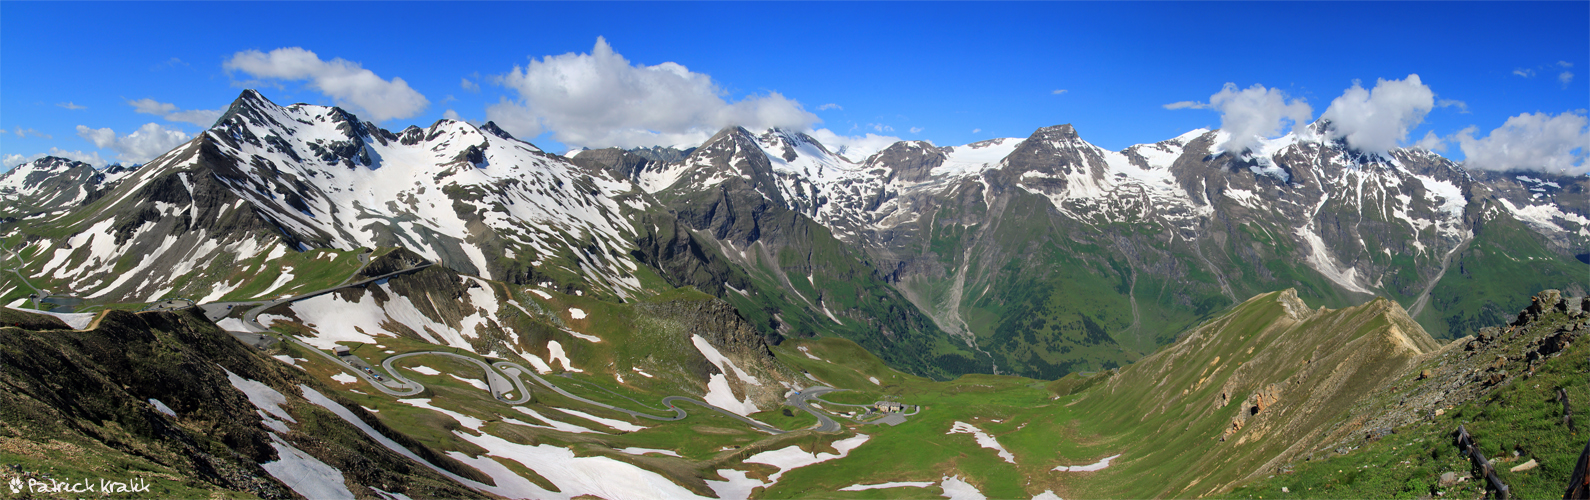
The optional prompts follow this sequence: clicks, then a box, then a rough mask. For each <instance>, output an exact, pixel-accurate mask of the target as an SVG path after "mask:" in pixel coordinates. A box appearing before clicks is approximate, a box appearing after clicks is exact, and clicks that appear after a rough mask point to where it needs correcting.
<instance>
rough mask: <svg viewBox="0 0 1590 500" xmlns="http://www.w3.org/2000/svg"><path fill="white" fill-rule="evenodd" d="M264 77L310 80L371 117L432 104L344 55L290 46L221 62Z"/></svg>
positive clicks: (405, 84) (407, 113)
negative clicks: (325, 54) (323, 55)
mask: <svg viewBox="0 0 1590 500" xmlns="http://www.w3.org/2000/svg"><path fill="white" fill-rule="evenodd" d="M221 67H222V68H225V69H226V70H227V71H242V72H244V73H247V74H249V75H250V76H253V77H254V78H259V79H265V80H288V81H307V82H308V84H309V86H310V87H312V88H314V89H315V90H317V91H319V92H320V93H321V94H325V95H326V96H327V97H330V98H331V99H332V100H333V101H335V102H336V103H337V105H338V106H346V107H352V108H355V111H356V112H358V113H359V114H362V115H365V116H367V117H368V118H369V119H371V120H375V121H385V120H390V119H393V118H408V117H411V116H414V115H417V114H419V113H420V112H421V111H423V110H425V107H426V106H428V105H430V101H428V100H426V99H425V96H423V95H420V93H419V92H416V91H415V90H414V89H412V88H409V84H408V82H405V81H403V79H402V78H393V79H391V80H390V81H389V80H383V79H381V77H380V76H377V75H376V74H375V72H373V71H370V70H368V69H364V68H363V67H362V66H360V65H359V63H356V62H352V61H348V60H345V59H342V58H340V57H339V58H336V59H332V60H330V61H322V60H321V59H320V56H318V55H315V53H314V52H310V51H308V50H304V49H303V48H300V47H287V48H281V49H276V50H272V51H270V52H269V53H266V52H260V51H258V50H245V51H242V52H238V53H236V54H233V55H232V58H231V59H228V60H227V61H226V62H225V63H223V64H222V65H221Z"/></svg>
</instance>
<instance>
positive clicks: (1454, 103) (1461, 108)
mask: <svg viewBox="0 0 1590 500" xmlns="http://www.w3.org/2000/svg"><path fill="white" fill-rule="evenodd" d="M1435 107H1437V108H1450V107H1457V109H1458V113H1462V114H1465V115H1466V114H1469V103H1466V102H1463V101H1459V100H1457V99H1437V100H1436V101H1435Z"/></svg>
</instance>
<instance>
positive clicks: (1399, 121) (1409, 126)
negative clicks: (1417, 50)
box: [1320, 75, 1435, 153]
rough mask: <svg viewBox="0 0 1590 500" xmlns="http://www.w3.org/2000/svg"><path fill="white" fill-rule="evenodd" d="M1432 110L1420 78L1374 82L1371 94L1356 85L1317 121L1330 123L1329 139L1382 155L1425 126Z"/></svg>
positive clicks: (1430, 97) (1432, 100) (1432, 102)
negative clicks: (1343, 140) (1338, 140)
mask: <svg viewBox="0 0 1590 500" xmlns="http://www.w3.org/2000/svg"><path fill="white" fill-rule="evenodd" d="M1434 107H1435V93H1434V92H1431V91H1430V87H1429V86H1426V85H1425V84H1424V83H1422V82H1420V81H1419V75H1408V77H1407V78H1405V79H1402V80H1384V79H1381V80H1377V81H1376V82H1375V88H1374V89H1373V90H1364V88H1363V87H1362V86H1360V85H1359V84H1358V82H1356V81H1355V82H1353V86H1352V88H1349V89H1347V91H1346V92H1343V93H1342V96H1341V97H1337V98H1336V99H1335V100H1333V101H1331V105H1330V107H1329V108H1326V109H1325V112H1324V113H1321V114H1320V118H1323V119H1327V120H1330V122H1331V130H1330V132H1329V133H1328V134H1329V136H1330V138H1332V139H1340V138H1346V139H1347V145H1348V146H1352V147H1353V148H1355V149H1358V150H1360V151H1365V152H1372V153H1385V152H1387V151H1391V149H1392V148H1395V147H1397V144H1399V143H1401V142H1403V141H1404V140H1406V139H1407V138H1408V131H1410V130H1413V128H1414V127H1417V126H1419V124H1420V123H1422V122H1424V116H1425V115H1426V114H1429V113H1430V110H1431V109H1433V108H1434Z"/></svg>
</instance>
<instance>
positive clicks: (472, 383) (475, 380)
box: [447, 373, 491, 392]
mask: <svg viewBox="0 0 1590 500" xmlns="http://www.w3.org/2000/svg"><path fill="white" fill-rule="evenodd" d="M447 376H449V377H453V378H454V379H457V380H458V381H459V382H463V383H466V384H469V385H470V386H473V387H474V388H476V389H480V390H482V391H486V392H491V387H490V386H487V385H486V383H485V382H481V381H480V379H478V378H465V377H460V376H457V375H453V374H451V373H449V374H447Z"/></svg>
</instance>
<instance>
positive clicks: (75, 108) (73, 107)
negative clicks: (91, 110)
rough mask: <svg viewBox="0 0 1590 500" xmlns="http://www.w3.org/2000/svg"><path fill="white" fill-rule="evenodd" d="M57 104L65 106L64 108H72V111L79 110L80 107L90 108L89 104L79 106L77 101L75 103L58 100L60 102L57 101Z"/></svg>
mask: <svg viewBox="0 0 1590 500" xmlns="http://www.w3.org/2000/svg"><path fill="white" fill-rule="evenodd" d="M55 105H56V106H60V107H63V108H66V109H70V110H72V111H77V110H79V109H88V106H78V105H77V103H74V102H72V101H66V102H58V103H55Z"/></svg>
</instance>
